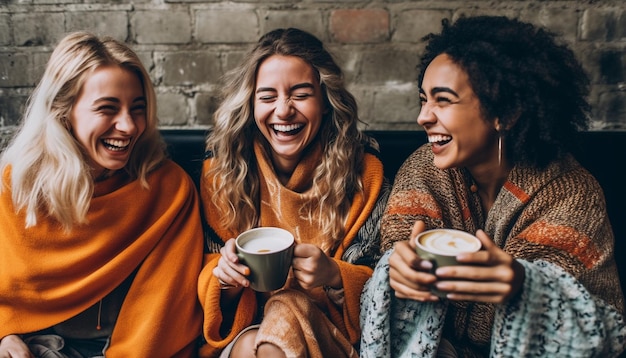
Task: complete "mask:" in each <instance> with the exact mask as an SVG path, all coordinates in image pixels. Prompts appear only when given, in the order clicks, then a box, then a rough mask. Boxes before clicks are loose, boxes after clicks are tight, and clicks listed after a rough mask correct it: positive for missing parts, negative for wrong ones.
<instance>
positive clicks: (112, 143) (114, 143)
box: [102, 138, 130, 150]
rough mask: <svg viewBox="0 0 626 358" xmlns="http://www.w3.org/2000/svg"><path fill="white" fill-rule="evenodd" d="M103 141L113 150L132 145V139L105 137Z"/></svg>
mask: <svg viewBox="0 0 626 358" xmlns="http://www.w3.org/2000/svg"><path fill="white" fill-rule="evenodd" d="M102 142H103V143H104V144H105V145H106V146H107V147H108V148H109V149H111V150H123V149H126V147H128V145H130V139H125V140H121V139H110V138H109V139H104V140H102Z"/></svg>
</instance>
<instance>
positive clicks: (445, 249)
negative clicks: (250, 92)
mask: <svg viewBox="0 0 626 358" xmlns="http://www.w3.org/2000/svg"><path fill="white" fill-rule="evenodd" d="M415 245H416V247H415V249H416V251H417V254H418V255H419V256H420V258H421V259H423V260H428V261H430V262H431V264H432V266H433V267H432V270H431V272H432V273H434V272H435V270H436V269H437V267H443V266H454V265H459V262H458V261H457V260H456V256H457V255H459V254H461V253H471V252H476V251H478V250H480V248H481V246H482V243H481V242H480V240H479V239H478V238H477V237H476V236H474V235H472V234H470V233H467V232H464V231H460V230H454V229H432V230H427V231H424V232H422V233H420V234H419V235H417V237H416V238H415ZM431 291H432V293H433V294H435V295H437V296H439V297H445V293H444V292H441V291H439V290H437V289H436V288H435V287H432V288H431Z"/></svg>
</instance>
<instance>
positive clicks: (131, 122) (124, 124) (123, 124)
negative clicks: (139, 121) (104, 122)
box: [115, 112, 137, 133]
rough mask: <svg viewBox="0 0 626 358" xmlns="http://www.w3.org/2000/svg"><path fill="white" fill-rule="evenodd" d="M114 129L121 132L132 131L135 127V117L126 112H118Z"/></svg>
mask: <svg viewBox="0 0 626 358" xmlns="http://www.w3.org/2000/svg"><path fill="white" fill-rule="evenodd" d="M115 129H117V130H118V131H120V132H122V133H133V132H134V131H135V130H136V129H137V125H136V123H135V119H134V118H133V116H132V114H130V113H128V112H120V115H119V116H118V117H117V119H116V120H115Z"/></svg>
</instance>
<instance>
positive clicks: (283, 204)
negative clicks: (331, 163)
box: [198, 146, 388, 356]
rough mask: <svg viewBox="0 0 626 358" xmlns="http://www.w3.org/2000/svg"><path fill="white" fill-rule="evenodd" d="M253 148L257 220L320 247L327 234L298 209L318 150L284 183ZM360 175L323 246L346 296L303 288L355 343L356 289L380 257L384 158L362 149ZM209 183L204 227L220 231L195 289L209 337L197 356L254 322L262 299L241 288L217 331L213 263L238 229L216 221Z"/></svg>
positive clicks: (358, 291)
mask: <svg viewBox="0 0 626 358" xmlns="http://www.w3.org/2000/svg"><path fill="white" fill-rule="evenodd" d="M255 154H256V160H257V167H258V168H260V169H259V170H260V172H261V173H260V180H261V184H262V187H263V188H262V189H261V198H260V203H261V204H260V210H261V225H263V226H270V225H271V226H279V227H282V228H285V229H287V230H289V231H290V232H292V233H294V236H295V238H296V242H298V243H303V242H307V243H313V244H315V245H317V246H318V247H323V244H324V240H326V241H327V240H328V239H327V238H325V237H320V235H319V229H316V227H315V225H314V224H315V223H313V225H311V223H308V222H304V221H305V220H304V218H302V217H301V216H299V215H297V213H298V212H299V211H298V208H299V207H300V206H301V205H302V202H303V201H304V200H310V198H309V197H308V196H307V193H308V190H309V187H310V180H311V179H310V178H312V175H311V173H312V170H314V168H315V165H316V164H317V163H318V162H319V156H320V154H321V152H320V151H310V152H309V153H308V155H307V156H305V157H304V158H303V159H302V161H301V163H300V164H299V165H298V167H297V168H296V170H295V171H294V176H297V177H298V178H299V179H297V178H295V177H294V176H292V179H291V180H290V181H289V183H287V186H283V185H281V184H280V183H279V182H278V180H277V177H276V175H275V174H273V170H272V169H271V163H270V162H269V159H268V157H267V156H266V155H265V154H264V153H263V152H262V151H261V150H260V147H259V146H256V147H255ZM211 163H212V160H211V159H208V160H206V161H205V163H204V168H203V172H205V173H206V171H207V170H208V168H209V167H210V165H211ZM209 179H210V178H209ZM362 179H363V186H364V190H363V192H362V193H358V194H357V195H355V197H354V198H353V200H352V206H351V208H350V213H349V215H348V218H347V219H346V230H345V231H346V236H345V237H344V238H343V239H342V241H341V242H340V244H339V245H335V246H336V247H334V248H332V249H331V250H330V251H328V252H327V254H328V255H329V256H330V257H332V258H333V260H335V262H336V263H337V264H338V266H339V270H340V274H341V277H342V280H343V283H344V295H345V296H344V297H345V301H344V303H343V305H342V306H337V305H335V304H334V303H333V302H331V300H330V299H329V298H328V297H327V295H326V293H325V292H324V290H323V289H322V288H321V287H319V288H316V289H313V290H310V291H307V295H309V297H310V299H312V300H313V301H314V302H315V303H316V304H317V305H318V306H319V308H320V309H321V311H322V312H324V313H325V314H326V315H327V317H328V319H329V320H330V322H332V324H333V325H334V326H335V327H336V329H335V330H336V331H337V332H339V333H340V334H341V335H343V336H344V337H345V339H347V341H348V342H350V344H353V345H356V344H358V342H359V339H360V327H359V299H360V294H361V292H362V289H363V285H364V284H365V282H366V281H367V280H368V279H369V277H370V276H371V273H372V268H373V266H374V265H375V263H376V260H377V259H378V257H380V253H379V252H380V251H379V250H380V246H379V242H380V241H379V238H380V237H379V234H378V227H379V225H378V224H379V218H380V216H381V215H382V210H383V208H384V207H385V203H386V199H387V196H388V190H387V188H386V187H387V186H386V185H385V180H384V177H383V167H382V163H381V161H380V159H379V158H378V157H376V156H375V155H373V154H370V153H366V154H365V157H364V162H363V173H362ZM307 183H308V184H307ZM211 187H212V186H211V185H207V183H204V182H203V183H202V185H201V188H202V189H201V195H202V199H203V204H204V212H205V217H206V219H207V222H208V224H209V226H210V228H209V230H208V231H209V232H211V233H215V234H216V235H218V237H215V236H211V237H210V240H211V242H209V248H210V250H211V251H212V252H213V253H212V254H209V255H207V258H206V262H207V263H206V266H205V267H204V269H203V271H202V275H201V276H200V279H199V292H198V294H199V297H200V301H201V303H202V305H203V307H204V312H205V320H204V335H205V339H206V341H207V344H206V345H205V346H203V347H202V349H201V352H200V354H201V356H216V355H217V354H219V352H220V351H221V350H222V349H223V348H224V347H225V346H226V345H227V344H228V343H229V342H231V341H232V340H233V339H234V337H235V336H236V335H237V333H239V332H240V331H241V330H242V329H244V328H246V327H247V326H249V325H251V324H253V323H255V322H256V319H255V317H256V316H257V315H259V314H260V312H259V309H260V308H261V306H262V305H263V303H264V302H262V301H261V300H260V299H259V296H258V295H256V294H255V293H254V291H252V290H251V289H244V291H243V293H242V295H241V298H240V301H239V304H238V307H237V311H236V314H235V318H234V322H233V325H232V327H231V329H230V333H229V334H228V335H227V336H225V337H223V336H222V335H221V334H220V332H219V328H220V325H221V324H222V312H221V310H220V309H219V305H220V295H221V290H220V285H219V282H218V280H217V279H216V278H215V277H214V276H213V274H212V270H213V268H215V267H216V265H217V262H218V260H219V257H220V255H219V253H218V252H219V251H218V248H219V246H220V245H219V243H221V242H223V241H226V240H229V239H231V238H233V237H235V236H236V235H237V233H235V232H232V231H229V230H228V229H226V228H224V227H222V226H221V225H220V221H219V218H220V210H219V209H218V208H217V207H215V205H214V204H213V203H212V200H211V199H210V198H211V195H212V192H211V191H210V188H211ZM288 285H289V284H288Z"/></svg>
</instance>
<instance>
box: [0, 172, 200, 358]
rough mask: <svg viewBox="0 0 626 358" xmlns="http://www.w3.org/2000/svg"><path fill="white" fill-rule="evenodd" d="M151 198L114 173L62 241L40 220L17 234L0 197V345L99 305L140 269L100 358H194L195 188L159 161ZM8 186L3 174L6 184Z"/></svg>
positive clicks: (55, 227) (7, 200) (18, 224)
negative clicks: (0, 341)
mask: <svg viewBox="0 0 626 358" xmlns="http://www.w3.org/2000/svg"><path fill="white" fill-rule="evenodd" d="M148 182H149V185H150V190H146V189H144V188H142V187H141V185H140V183H139V181H137V180H135V181H132V182H131V181H130V180H129V179H128V177H127V176H126V174H125V173H118V174H116V175H114V176H113V177H111V178H109V179H107V180H106V181H103V182H99V183H97V184H96V188H95V194H94V197H93V199H92V202H91V207H90V209H89V213H88V216H87V218H88V220H89V223H88V224H86V225H74V227H73V229H72V231H71V232H69V233H67V232H65V231H64V230H63V228H61V227H60V225H59V224H58V223H57V222H56V221H53V220H51V219H47V218H46V217H39V218H38V219H39V220H38V224H37V225H36V226H35V227H32V228H29V229H25V228H24V215H22V214H23V213H20V214H18V215H16V214H15V212H14V207H13V203H12V201H11V193H10V191H9V190H5V191H3V193H2V194H1V195H0V247H1V248H2V249H1V250H0V277H1V279H0V337H4V336H5V335H7V334H16V333H17V334H20V333H29V332H34V331H38V330H41V329H45V328H48V327H51V326H53V325H55V324H57V323H59V322H62V321H64V320H66V319H68V318H71V317H73V316H75V315H77V314H78V313H80V312H82V311H84V310H85V309H87V308H88V307H90V306H92V305H94V304H95V303H97V302H98V301H99V300H100V299H101V298H103V297H104V296H105V295H107V294H108V293H109V292H111V291H112V290H113V289H114V288H115V287H117V286H118V285H119V284H120V283H122V281H123V280H124V279H125V278H126V277H128V276H129V275H130V274H131V273H132V272H133V271H134V270H136V269H137V274H136V276H135V279H134V281H133V283H132V285H131V287H130V289H129V291H128V294H127V296H126V299H125V301H124V304H123V305H122V308H121V311H120V313H119V316H118V320H117V324H116V325H115V328H114V329H113V333H112V336H111V342H110V347H109V348H108V349H107V351H106V356H107V357H174V356H177V357H191V356H194V355H195V348H196V347H195V345H196V341H197V337H198V336H199V334H200V328H201V320H202V313H201V308H200V305H199V303H198V300H197V296H196V288H197V277H198V274H199V273H200V269H201V265H202V262H201V261H202V247H203V243H202V226H201V221H200V216H199V209H198V197H197V193H196V191H195V187H194V184H193V182H192V181H191V179H190V178H189V177H188V176H187V174H186V173H185V172H184V171H183V170H182V169H181V168H180V167H178V166H177V165H176V164H174V163H173V162H171V161H166V162H165V163H164V164H163V165H162V166H161V167H160V168H159V169H157V170H156V171H154V172H153V173H151V174H150V175H149V177H148ZM3 183H4V185H6V186H7V187H10V170H7V171H6V172H5V173H4V176H3Z"/></svg>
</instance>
